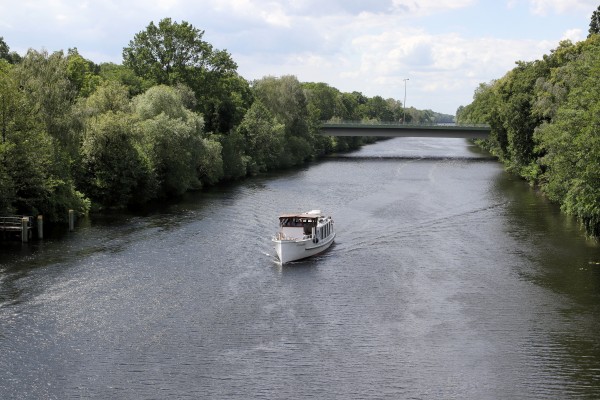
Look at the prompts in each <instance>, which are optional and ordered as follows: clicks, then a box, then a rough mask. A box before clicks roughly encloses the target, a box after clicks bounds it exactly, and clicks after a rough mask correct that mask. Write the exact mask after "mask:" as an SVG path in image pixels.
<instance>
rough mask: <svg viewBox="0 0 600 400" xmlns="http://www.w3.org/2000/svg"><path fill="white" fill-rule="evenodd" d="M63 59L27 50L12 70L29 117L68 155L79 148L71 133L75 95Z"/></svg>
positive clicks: (63, 57)
mask: <svg viewBox="0 0 600 400" xmlns="http://www.w3.org/2000/svg"><path fill="white" fill-rule="evenodd" d="M67 65H68V62H67V58H66V57H65V56H64V54H63V53H62V52H55V53H52V54H48V52H47V51H45V50H44V51H41V52H38V51H35V50H29V51H28V52H27V55H26V56H25V58H24V59H23V61H22V62H21V63H20V64H18V65H17V66H16V67H15V73H16V79H17V80H18V84H19V86H20V87H21V88H22V89H21V90H22V91H23V93H24V95H25V98H26V101H27V103H28V104H27V105H28V109H29V114H30V116H31V117H32V118H35V119H38V120H39V122H40V123H42V124H43V126H44V128H45V130H46V132H47V133H48V134H49V135H50V136H52V137H53V138H55V139H56V140H58V142H59V143H60V145H61V146H62V147H63V148H64V149H69V150H71V151H73V150H75V151H76V149H77V148H78V146H79V138H78V137H77V136H74V133H75V132H74V131H73V130H72V125H71V124H72V122H73V120H72V113H71V111H72V106H73V104H74V102H75V96H76V91H75V88H74V86H73V84H72V83H71V81H70V80H69V77H68V73H67Z"/></svg>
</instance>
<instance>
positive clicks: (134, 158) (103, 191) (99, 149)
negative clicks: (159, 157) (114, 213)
mask: <svg viewBox="0 0 600 400" xmlns="http://www.w3.org/2000/svg"><path fill="white" fill-rule="evenodd" d="M140 143H141V140H140V135H139V133H138V132H137V129H136V125H135V119H134V117H133V116H132V115H131V114H127V113H125V112H123V111H116V112H114V111H112V110H108V111H107V112H104V113H102V114H98V115H96V116H94V117H93V118H90V120H89V121H88V124H87V128H86V134H85V138H84V140H83V144H82V149H81V153H82V169H83V171H84V172H83V179H82V181H81V186H82V187H83V188H84V190H85V191H86V193H87V194H88V195H89V196H90V197H91V198H92V199H93V200H95V201H97V202H99V203H100V204H101V205H102V206H104V207H109V208H123V207H126V206H128V205H131V204H135V203H144V202H146V201H148V200H149V199H151V198H152V197H153V195H154V193H155V191H156V187H155V186H156V181H155V177H154V175H153V174H152V171H151V168H150V165H149V162H148V160H147V159H146V157H145V156H144V153H143V151H142V150H141V146H140Z"/></svg>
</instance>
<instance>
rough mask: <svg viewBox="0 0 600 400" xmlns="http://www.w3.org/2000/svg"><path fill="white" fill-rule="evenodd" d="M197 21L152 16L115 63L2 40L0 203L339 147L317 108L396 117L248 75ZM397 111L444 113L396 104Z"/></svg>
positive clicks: (383, 109) (419, 118)
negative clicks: (324, 130)
mask: <svg viewBox="0 0 600 400" xmlns="http://www.w3.org/2000/svg"><path fill="white" fill-rule="evenodd" d="M203 34H204V31H201V30H199V29H197V28H195V27H194V26H192V25H191V24H189V23H187V22H185V21H183V22H180V23H179V22H175V21H172V20H171V19H170V18H165V19H163V20H161V21H160V22H159V23H158V24H156V25H155V24H154V23H153V22H151V23H150V24H149V25H148V26H147V28H146V29H145V30H143V31H141V32H139V33H138V34H136V35H135V36H134V38H133V39H132V40H131V41H130V42H129V45H128V46H126V47H125V48H124V49H123V63H122V64H114V63H101V64H95V63H94V62H92V61H91V60H87V59H85V58H84V57H82V56H81V55H80V54H79V52H78V51H77V49H76V48H73V49H69V50H68V52H67V53H66V54H65V53H64V52H63V51H56V52H53V53H49V52H47V51H45V50H42V51H37V50H32V49H30V50H29V51H28V52H27V54H25V55H24V56H20V55H19V54H17V53H15V52H11V51H10V48H9V47H8V45H7V44H6V43H5V42H4V40H3V38H0V132H1V141H0V215H1V214H12V213H18V214H26V215H36V214H39V213H42V214H44V215H45V218H46V219H47V220H50V221H60V220H63V219H64V218H65V216H66V215H67V213H66V210H67V209H74V210H77V211H79V212H80V213H87V212H88V211H90V210H99V209H105V208H125V207H135V206H138V205H141V204H145V203H148V202H151V201H155V200H160V199H165V198H172V197H176V196H179V195H181V194H183V193H184V192H186V191H188V190H195V189H200V188H202V187H205V186H206V185H212V184H215V183H217V182H220V181H224V180H233V179H239V178H243V177H246V176H248V175H254V174H258V173H261V172H263V171H267V170H272V169H277V168H287V167H292V166H296V165H299V164H301V163H304V162H306V161H307V160H310V159H313V158H315V157H319V156H322V155H325V154H328V153H332V152H341V151H348V150H351V149H356V148H358V147H359V146H361V145H363V144H365V143H367V142H369V141H372V139H367V138H356V137H351V138H343V137H324V136H321V135H320V134H319V127H320V123H321V121H323V120H336V119H337V120H382V121H399V120H400V119H401V118H402V111H403V108H402V103H401V102H400V101H397V100H394V99H383V98H382V97H380V96H375V97H367V96H364V95H363V94H362V93H360V92H352V93H343V92H340V91H339V90H337V89H335V88H333V87H331V86H329V85H327V84H325V83H301V82H299V81H298V79H297V78H296V77H294V76H281V77H273V76H267V77H264V78H262V79H259V80H256V81H252V82H249V81H247V80H246V79H244V78H243V77H241V76H240V75H239V74H238V73H237V65H236V63H235V62H234V60H233V59H232V57H231V55H230V54H229V53H227V51H225V50H219V49H215V48H213V46H212V45H211V44H209V43H207V42H206V41H204V40H203ZM406 111H407V121H415V122H435V121H436V120H442V121H446V120H448V119H449V118H452V117H451V116H445V115H442V114H438V113H434V112H433V111H430V110H425V111H422V110H416V109H414V108H410V109H407V110H406Z"/></svg>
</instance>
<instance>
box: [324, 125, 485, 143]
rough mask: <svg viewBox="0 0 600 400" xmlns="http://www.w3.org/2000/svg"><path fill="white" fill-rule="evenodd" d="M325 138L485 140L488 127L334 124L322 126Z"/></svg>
mask: <svg viewBox="0 0 600 400" xmlns="http://www.w3.org/2000/svg"><path fill="white" fill-rule="evenodd" d="M321 134H322V135H325V136H377V137H439V138H466V139H485V138H487V137H489V135H490V127H489V126H487V125H410V124H406V125H402V124H398V123H389V124H388V123H344V122H341V123H332V122H326V123H323V124H322V125H321Z"/></svg>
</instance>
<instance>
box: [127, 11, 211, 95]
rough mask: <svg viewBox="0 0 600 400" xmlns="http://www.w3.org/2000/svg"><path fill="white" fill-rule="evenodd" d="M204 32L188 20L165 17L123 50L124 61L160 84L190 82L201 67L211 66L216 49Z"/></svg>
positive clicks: (150, 25)
mask: <svg viewBox="0 0 600 400" xmlns="http://www.w3.org/2000/svg"><path fill="white" fill-rule="evenodd" d="M203 35H204V31H201V30H199V29H197V28H195V27H194V26H193V25H191V24H189V23H188V22H185V21H183V22H181V23H177V22H173V21H172V20H171V18H164V19H162V20H160V21H159V23H158V26H157V25H154V22H150V24H149V25H148V26H147V27H146V30H144V31H142V32H139V33H137V34H136V35H135V36H134V39H133V40H131V41H130V42H129V46H127V47H125V48H124V49H123V63H124V64H125V65H126V66H128V67H130V68H131V69H133V70H134V71H135V72H136V73H137V74H138V75H139V76H142V77H144V78H146V79H151V80H153V81H154V82H156V83H157V84H165V85H172V84H174V83H177V82H189V81H190V80H191V79H192V76H193V74H194V73H195V72H197V70H198V69H200V70H203V69H206V68H208V67H210V61H211V60H210V59H211V56H212V53H213V49H212V46H211V45H210V44H209V43H207V42H205V41H204V40H202V36H203Z"/></svg>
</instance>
